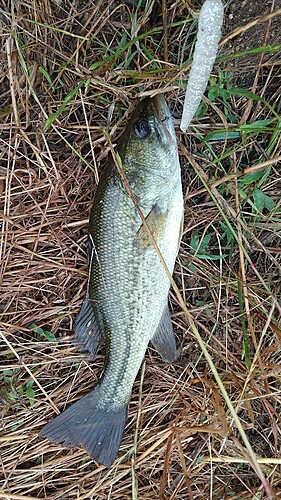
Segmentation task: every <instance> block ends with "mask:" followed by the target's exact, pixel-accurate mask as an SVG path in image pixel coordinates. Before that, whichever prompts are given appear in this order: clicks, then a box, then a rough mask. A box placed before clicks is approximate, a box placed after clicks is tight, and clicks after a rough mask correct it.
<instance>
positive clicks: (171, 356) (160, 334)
mask: <svg viewBox="0 0 281 500" xmlns="http://www.w3.org/2000/svg"><path fill="white" fill-rule="evenodd" d="M151 343H152V345H153V347H155V349H156V351H158V352H159V354H160V355H161V357H162V359H164V361H167V362H168V363H172V362H173V361H174V360H175V359H176V358H177V346H176V340H175V336H174V332H173V325H172V320H171V315H170V311H169V308H168V304H167V305H166V306H165V307H164V311H163V313H162V317H161V320H160V322H159V325H158V327H157V330H156V332H155V334H154V336H153V337H152V339H151Z"/></svg>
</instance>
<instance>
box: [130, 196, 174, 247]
mask: <svg viewBox="0 0 281 500" xmlns="http://www.w3.org/2000/svg"><path fill="white" fill-rule="evenodd" d="M167 216H168V212H167V211H166V212H161V211H160V210H159V208H158V206H157V205H155V206H154V207H153V208H152V210H151V211H150V212H149V214H148V215H147V216H146V218H145V221H146V223H147V225H148V227H149V229H150V231H151V233H152V236H153V238H154V240H155V241H156V243H157V241H158V240H159V239H160V238H161V236H162V235H163V234H164V231H165V227H166V223H167ZM135 240H136V243H137V244H138V246H139V247H140V248H142V249H144V250H145V249H147V248H149V247H153V243H152V240H151V237H150V235H149V233H148V231H147V228H146V227H145V226H144V225H143V224H142V225H141V226H140V228H139V230H138V232H137V234H136V238H135Z"/></svg>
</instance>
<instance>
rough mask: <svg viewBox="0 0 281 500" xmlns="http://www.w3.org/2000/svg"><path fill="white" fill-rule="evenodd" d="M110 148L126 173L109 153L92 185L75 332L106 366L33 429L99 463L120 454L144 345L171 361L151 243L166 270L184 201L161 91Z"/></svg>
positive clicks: (171, 341) (162, 276)
mask: <svg viewBox="0 0 281 500" xmlns="http://www.w3.org/2000/svg"><path fill="white" fill-rule="evenodd" d="M115 151H116V152H117V153H118V155H119V158H120V159H121V164H122V165H121V171H122V173H123V174H122V175H120V169H119V168H118V167H117V165H116V161H114V158H113V157H112V158H111V159H110V160H109V161H108V162H107V163H106V166H105V168H104V172H103V174H102V175H101V178H100V181H99V183H98V187H97V190H96V193H95V196H94V200H93V205H92V209H91V213H90V220H89V240H88V267H89V279H88V285H87V291H86V296H85V299H84V301H83V304H82V306H81V309H80V311H79V313H78V316H77V318H76V321H75V323H74V328H73V330H74V334H75V339H76V343H78V345H79V346H80V348H81V349H82V350H84V351H86V352H88V353H90V355H91V356H94V355H95V353H96V351H97V349H98V347H99V345H100V343H101V342H105V345H106V362H105V369H104V372H103V375H102V377H101V379H100V382H99V383H98V384H97V385H96V387H95V388H94V389H93V390H92V391H91V392H89V393H88V394H86V395H85V396H83V397H82V398H81V399H80V400H78V401H77V402H75V403H74V404H72V405H71V406H70V407H68V408H67V409H66V410H65V411H63V412H62V413H61V414H60V415H58V416H57V417H56V418H54V420H52V421H50V422H49V423H48V424H47V425H45V426H44V427H43V429H42V430H41V433H40V435H41V437H47V438H48V439H49V440H50V441H52V442H55V443H60V442H61V443H63V444H64V445H65V446H67V447H74V446H81V447H82V448H84V449H85V450H87V452H88V453H89V455H90V456H91V458H92V459H94V460H95V461H96V462H98V463H101V464H103V465H105V466H106V467H110V466H111V465H112V463H113V462H114V460H115V458H116V456H117V454H118V450H119V447H120V444H121V440H122V436H123V432H124V428H125V424H126V419H127V414H128V406H129V402H130V398H131V393H132V387H133V383H134V381H135V378H136V376H137V374H138V371H139V369H140V366H141V364H142V362H143V359H144V356H145V352H146V349H147V346H148V344H149V342H151V343H152V345H153V346H154V348H155V349H156V350H157V351H158V352H159V354H160V355H161V357H162V359H163V360H164V361H166V362H168V363H171V362H173V361H174V360H175V359H176V358H177V347H176V340H175V335H174V332H173V326H172V320H171V315H170V311H169V307H168V294H169V288H170V281H169V278H168V276H167V273H166V271H165V269H164V267H163V264H162V262H161V259H160V257H159V255H158V254H157V251H156V249H155V244H153V239H154V240H155V243H156V244H157V246H158V248H159V250H160V252H161V255H162V257H163V259H164V260H165V263H166V265H167V267H168V269H169V271H170V273H172V272H173V269H174V265H175V260H176V257H177V254H178V249H179V244H180V240H181V234H182V221H183V195H182V185H181V173H180V164H179V156H178V147H177V139H176V134H175V130H174V125H173V121H172V117H171V113H170V111H169V108H168V106H167V104H166V101H165V99H164V97H163V95H162V94H157V95H155V96H154V97H152V98H150V97H146V98H144V99H143V100H141V101H140V102H139V103H138V105H137V107H136V109H135V111H134V112H133V113H132V116H131V118H130V120H129V122H128V125H127V126H126V128H125V131H124V133H123V134H122V135H121V137H120V139H119V140H118V141H117V143H116V146H115ZM124 179H125V180H126V183H127V185H128V186H129V189H130V191H131V193H130V192H128V189H127V188H126V183H125V182H124ZM132 198H133V199H134V201H135V203H136V204H137V206H138V208H139V210H140V211H141V213H142V215H143V217H144V220H145V222H146V224H144V223H143V220H142V218H141V215H140V213H139V211H138V210H137V208H136V205H135V204H134V202H133V199H132ZM146 225H147V226H148V228H149V231H147V227H146ZM149 233H150V234H149Z"/></svg>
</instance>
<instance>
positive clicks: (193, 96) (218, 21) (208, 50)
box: [180, 0, 223, 132]
mask: <svg viewBox="0 0 281 500" xmlns="http://www.w3.org/2000/svg"><path fill="white" fill-rule="evenodd" d="M222 23H223V4H222V2H221V0H206V1H205V2H204V4H203V6H202V8H201V11H200V14H199V20H198V35H197V41H196V44H195V49H194V55H193V62H192V66H191V70H190V74H189V80H188V83H187V88H186V94H185V99H184V106H183V113H182V119H181V124H180V128H181V130H182V131H183V132H185V131H186V129H187V127H188V126H189V124H190V122H191V120H192V118H193V116H194V115H195V113H196V110H197V108H198V106H199V104H200V101H201V99H202V97H203V94H204V92H205V90H206V87H207V83H208V81H209V77H210V73H211V71H212V68H213V65H214V62H215V59H216V55H217V50H218V43H219V40H220V37H221V28H222Z"/></svg>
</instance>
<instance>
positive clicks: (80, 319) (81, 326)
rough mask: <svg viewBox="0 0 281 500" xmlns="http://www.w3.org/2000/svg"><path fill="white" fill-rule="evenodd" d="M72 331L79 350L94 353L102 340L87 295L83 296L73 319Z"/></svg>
mask: <svg viewBox="0 0 281 500" xmlns="http://www.w3.org/2000/svg"><path fill="white" fill-rule="evenodd" d="M73 331H74V333H75V342H76V344H77V345H78V347H79V349H81V351H87V352H89V353H90V354H92V355H95V353H96V351H97V349H98V346H99V344H100V342H101V340H102V334H101V332H100V329H99V326H98V323H97V320H96V317H95V313H94V310H93V307H92V304H91V301H90V299H89V297H88V296H86V297H85V299H84V302H83V304H82V306H81V309H80V311H79V313H78V316H77V318H76V320H75V323H74V326H73Z"/></svg>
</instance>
